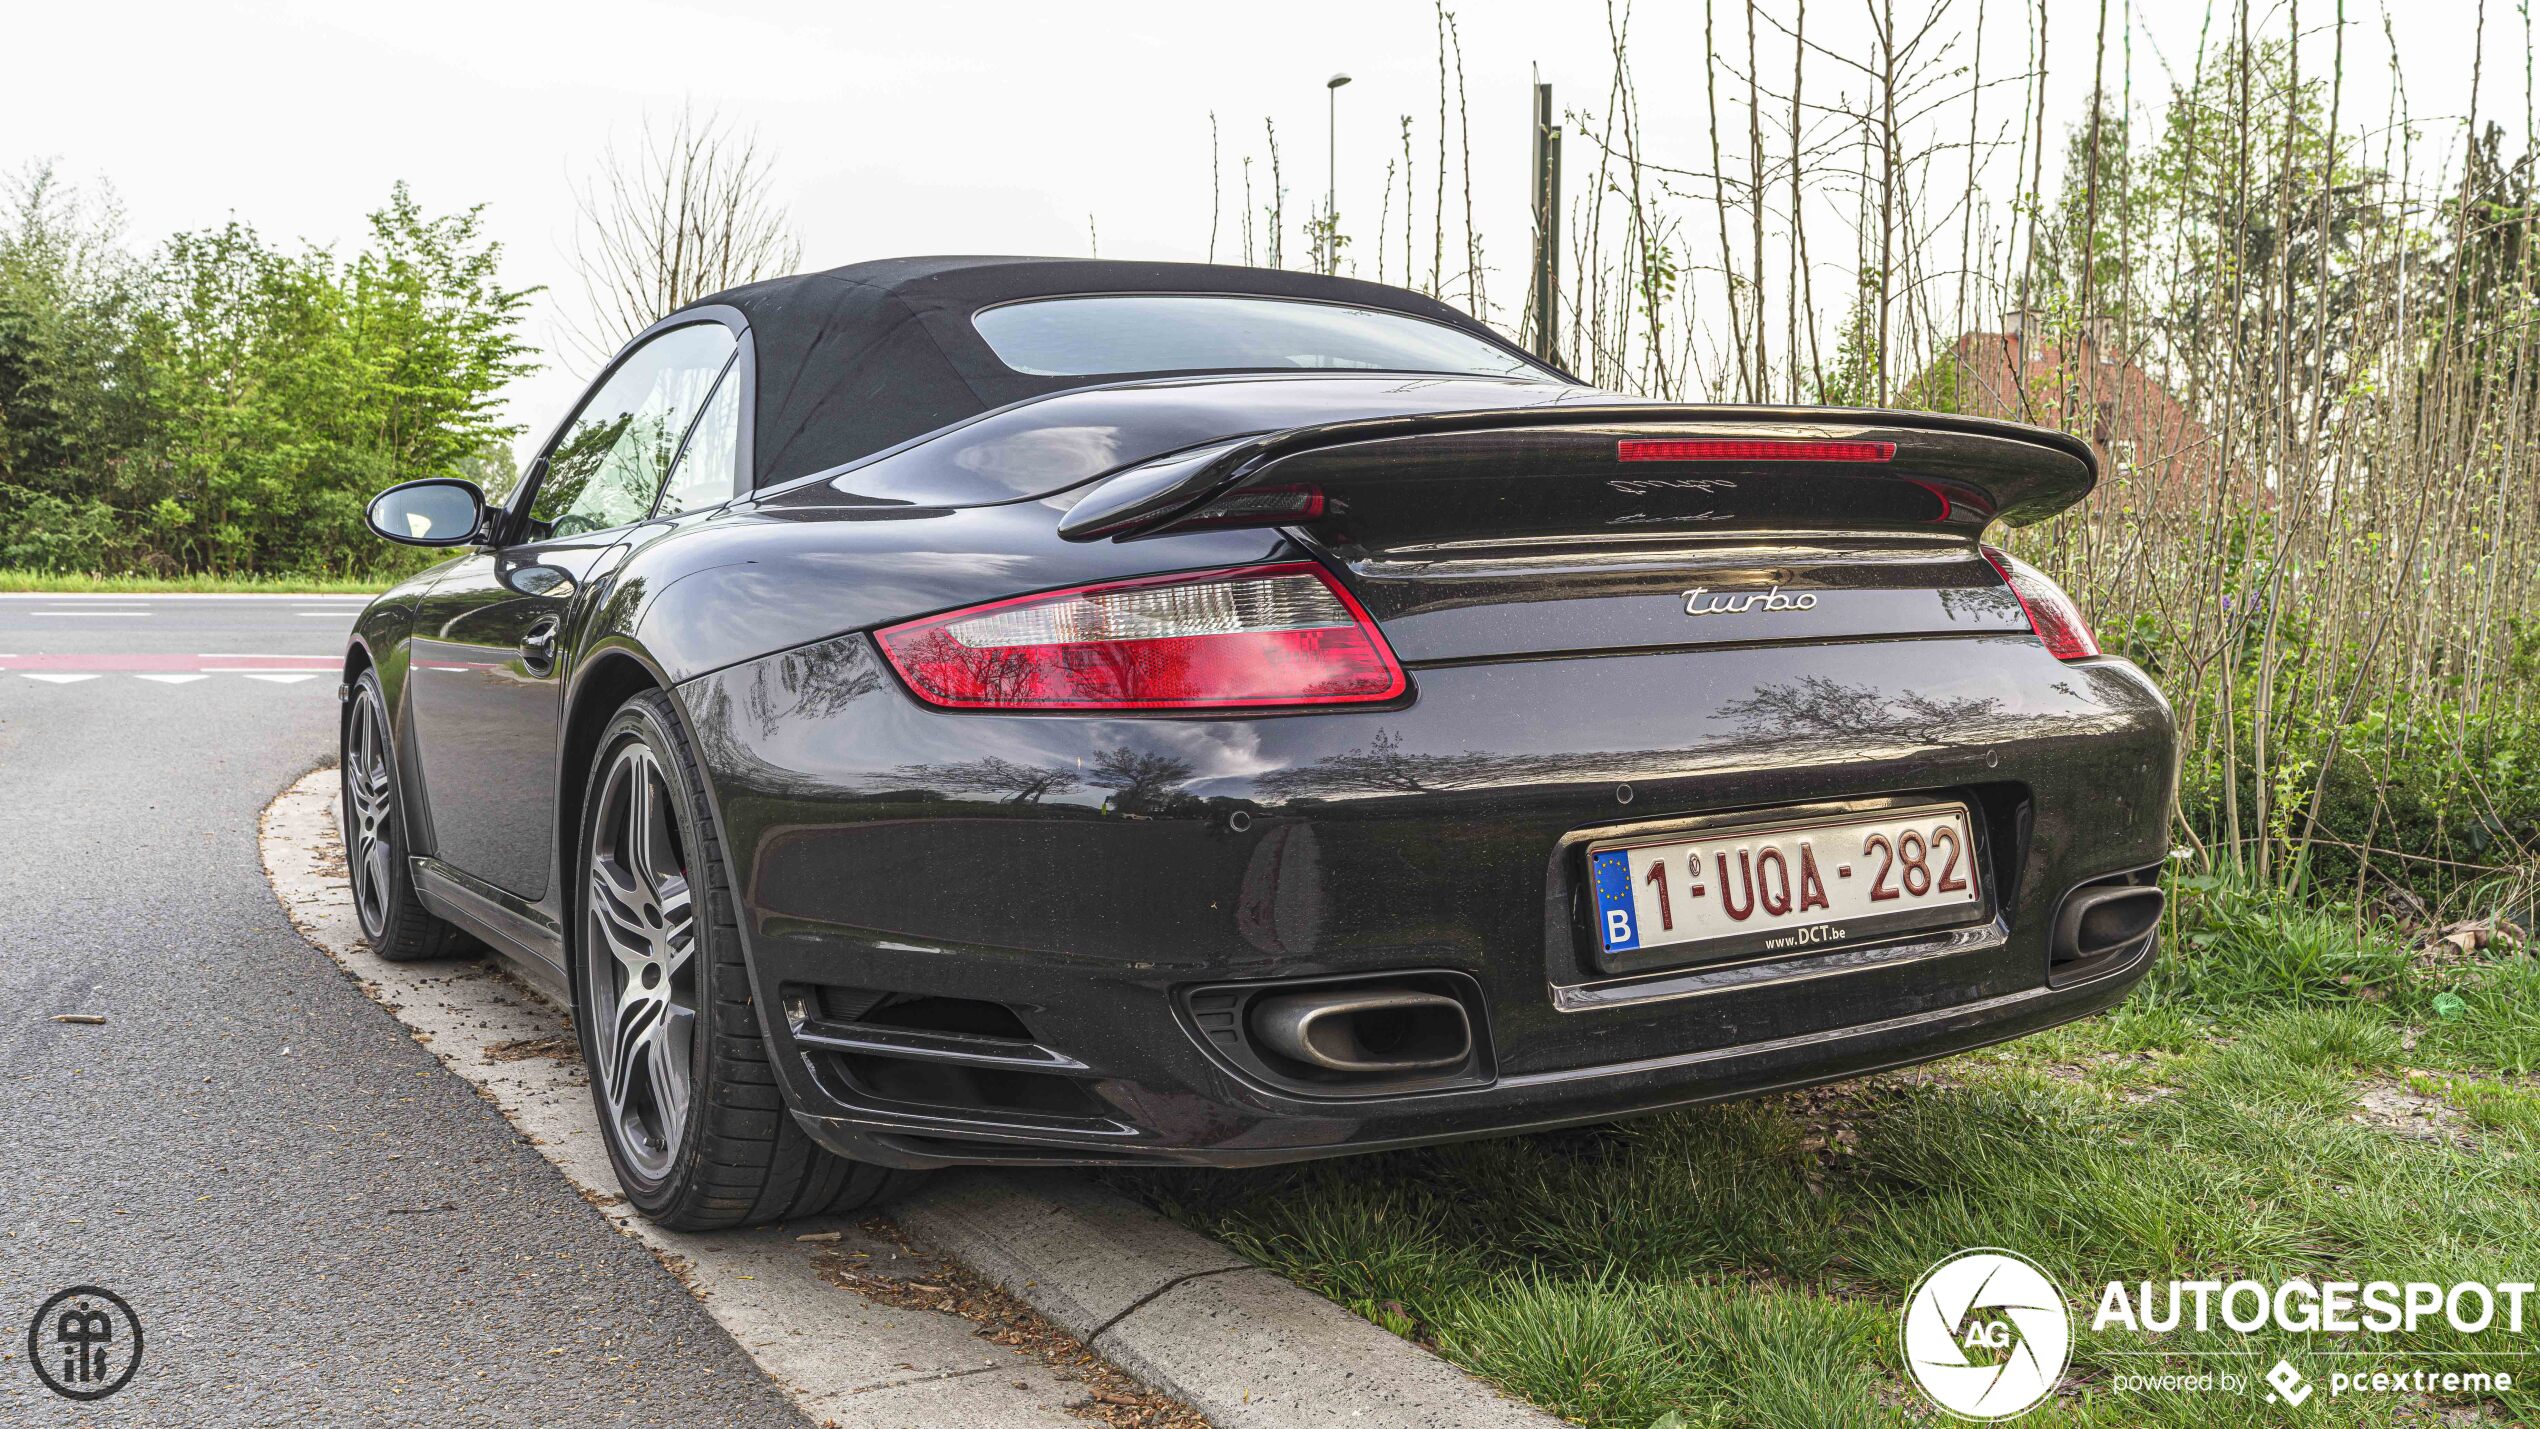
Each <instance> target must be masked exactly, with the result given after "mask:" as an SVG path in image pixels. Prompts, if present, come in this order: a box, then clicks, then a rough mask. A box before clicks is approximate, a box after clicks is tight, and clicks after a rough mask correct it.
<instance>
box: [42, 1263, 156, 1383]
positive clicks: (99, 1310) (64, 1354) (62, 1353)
mask: <svg viewBox="0 0 2540 1429" xmlns="http://www.w3.org/2000/svg"><path fill="white" fill-rule="evenodd" d="M26 1358H27V1363H28V1364H30V1365H33V1366H34V1367H35V1377H36V1378H38V1379H40V1380H42V1381H44V1387H45V1388H46V1389H49V1390H51V1391H53V1392H54V1393H55V1394H58V1395H60V1396H62V1397H63V1398H65V1399H103V1398H105V1397H106V1396H107V1395H109V1394H112V1393H114V1392H115V1391H116V1390H118V1389H121V1388H123V1387H124V1386H125V1385H126V1384H129V1383H131V1382H132V1372H133V1371H134V1370H137V1369H139V1368H141V1319H140V1317H139V1316H137V1315H135V1314H133V1313H132V1307H131V1306H130V1305H127V1304H125V1303H124V1301H123V1297H122V1296H120V1295H117V1294H116V1293H115V1292H113V1291H112V1290H100V1289H98V1288H97V1287H96V1286H94V1285H74V1286H72V1287H71V1288H70V1289H68V1290H65V1291H63V1292H62V1293H60V1294H59V1295H56V1296H54V1297H53V1298H52V1299H50V1300H47V1301H45V1302H44V1308H42V1309H40V1310H38V1311H36V1312H35V1319H34V1320H33V1321H31V1322H30V1323H29V1324H28V1325H27V1327H26Z"/></svg>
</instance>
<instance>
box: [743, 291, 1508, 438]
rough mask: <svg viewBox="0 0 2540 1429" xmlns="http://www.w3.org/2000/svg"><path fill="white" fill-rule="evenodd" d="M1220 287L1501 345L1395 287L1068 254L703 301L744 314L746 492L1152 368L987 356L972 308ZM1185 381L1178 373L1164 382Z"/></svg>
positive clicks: (1503, 344)
mask: <svg viewBox="0 0 2540 1429" xmlns="http://www.w3.org/2000/svg"><path fill="white" fill-rule="evenodd" d="M1092 293H1227V294H1246V295H1258V296H1264V297H1280V298H1307V299H1318V300H1320V301H1323V302H1332V303H1350V304H1355V305H1358V306H1362V307H1370V308H1384V309H1389V310H1391V311H1394V312H1399V313H1406V314H1409V315H1411V316H1413V317H1420V318H1427V319H1429V320H1430V321H1432V322H1439V323H1445V324H1448V325H1449V326H1452V327H1455V328H1458V329H1461V330H1463V331H1465V332H1469V333H1473V334H1476V335H1478V336H1480V337H1482V338H1484V339H1486V340H1488V341H1489V342H1490V343H1492V344H1493V345H1494V346H1497V347H1500V348H1503V349H1506V350H1508V351H1511V352H1515V351H1517V349H1516V348H1514V347H1513V346H1511V345H1510V344H1509V342H1508V341H1507V339H1505V338H1503V337H1501V336H1500V335H1499V334H1497V333H1495V332H1493V331H1491V330H1490V328H1489V327H1487V326H1486V325H1484V324H1482V323H1480V322H1477V321H1475V320H1474V319H1473V318H1471V317H1470V316H1468V315H1466V314H1464V313H1461V312H1458V311H1456V310H1455V309H1453V308H1451V307H1448V306H1447V305H1446V304H1444V303H1441V302H1437V301H1435V300H1433V299H1430V298H1424V297H1422V296H1420V295H1419V294H1417V293H1412V292H1406V291H1405V290H1403V289H1401V288H1393V287H1387V286H1385V285H1384V284H1381V283H1367V282H1361V281H1359V280H1357V279H1355V278H1327V277H1323V276H1321V275H1319V274H1314V273H1291V272H1284V271H1281V270H1278V269H1274V268H1236V267H1227V266H1221V265H1218V264H1212V263H1141V262H1123V261H1107V260H1094V259H1070V258H886V259H882V260H880V261H877V262H872V263H851V264H849V265H847V266H846V267H844V268H831V269H829V270H828V271H826V272H821V273H801V274H796V275H794V276H792V277H788V278H771V279H769V280H767V281H766V282H763V283H751V284H748V285H746V286H744V287H739V288H732V289H729V290H727V291H724V292H721V293H717V294H715V295H713V296H712V297H709V298H705V299H702V300H701V301H700V302H699V303H698V304H696V306H703V305H706V304H722V305H726V306H729V307H733V308H737V309H739V310H740V311H741V313H742V314H743V315H744V316H745V317H746V318H747V319H748V320H749V325H750V333H751V338H752V341H753V343H754V344H755V345H756V348H757V362H758V421H757V427H756V430H755V432H754V433H753V441H752V449H753V452H754V460H753V466H754V467H755V470H754V471H753V472H752V473H751V485H752V486H754V487H757V486H766V485H769V484H770V483H773V482H777V481H784V480H789V479H791V478H793V477H797V476H804V475H808V474H810V473H812V472H817V471H825V470H828V469H829V468H832V467H836V466H842V465H844V464H846V463H848V462H851V461H855V460H857V459H859V458H862V457H866V456H870V455H872V454H873V453H875V452H878V451H881V450H883V449H885V448H887V447H892V446H896V445H898V444H899V443H901V442H904V441H907V440H908V439H909V438H911V437H917V436H923V435H925V434H926V433H928V432H931V431H934V430H936V429H938V428H940V427H943V426H946V425H948V424H950V423H953V422H958V421H961V420H962V419H964V418H967V417H973V416H976V415H978V414H979V413H981V412H985V411H989V410H991V409H994V408H997V407H1002V406H1005V405H1007V404H1008V403H1011V402H1018V401H1021V400H1023V399H1025V398H1027V397H1038V396H1042V395H1044V394H1046V393H1051V392H1061V391H1065V390H1067V389H1069V388H1076V387H1090V386H1097V385H1102V384H1106V383H1112V382H1119V381H1124V380H1129V379H1133V378H1137V377H1141V376H1156V375H1162V374H1153V373H1122V372H1115V373H1104V374H1101V375H1099V376H1089V377H1049V376H1037V375H1033V374H1030V373H1023V372H1017V371H1015V370H1014V369H1013V368H1011V367H1008V366H1006V365H1005V364H1004V363H1002V362H1000V361H998V360H997V356H996V353H995V352H994V351H992V350H991V349H990V348H989V346H988V344H987V342H986V341H985V340H984V339H983V338H981V337H980V336H979V331H978V329H977V328H975V327H973V326H972V325H971V322H970V317H971V314H973V313H975V312H977V311H979V310H980V309H982V308H988V307H994V306H996V305H997V304H999V303H1010V302H1014V301H1017V300H1020V299H1024V298H1047V297H1066V296H1081V295H1085V294H1092ZM1172 375H1174V376H1178V377H1188V376H1189V375H1190V374H1189V373H1187V372H1180V373H1175V374H1172Z"/></svg>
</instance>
